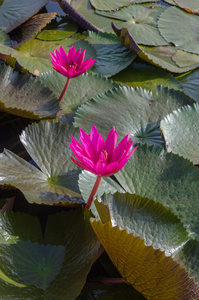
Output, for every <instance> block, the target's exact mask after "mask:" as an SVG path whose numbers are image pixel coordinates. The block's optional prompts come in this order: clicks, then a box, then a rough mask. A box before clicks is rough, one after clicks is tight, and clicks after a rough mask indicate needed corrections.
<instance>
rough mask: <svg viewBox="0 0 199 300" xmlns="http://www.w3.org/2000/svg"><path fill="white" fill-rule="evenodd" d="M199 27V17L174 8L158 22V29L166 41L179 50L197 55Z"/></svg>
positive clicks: (166, 12)
mask: <svg viewBox="0 0 199 300" xmlns="http://www.w3.org/2000/svg"><path fill="white" fill-rule="evenodd" d="M198 27H199V19H198V16H194V15H192V14H189V13H187V12H185V11H183V10H181V9H180V8H178V7H174V6H173V7H169V8H167V9H166V10H165V11H164V12H163V13H161V15H160V17H159V20H158V28H159V30H160V33H161V35H162V36H163V37H164V38H165V40H167V41H168V42H169V43H173V44H174V45H175V46H176V47H178V48H179V49H182V50H185V51H188V52H192V53H196V54H199V49H198Z"/></svg>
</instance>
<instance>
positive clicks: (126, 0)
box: [90, 0, 158, 10]
mask: <svg viewBox="0 0 199 300" xmlns="http://www.w3.org/2000/svg"><path fill="white" fill-rule="evenodd" d="M155 1H158V0H155ZM155 1H154V2H155ZM90 2H91V5H92V6H93V7H94V8H95V9H99V10H117V9H119V8H122V7H124V6H129V5H131V4H135V3H142V2H144V3H146V2H150V0H122V1H121V0H111V1H106V0H100V1H99V0H91V1H90Z"/></svg>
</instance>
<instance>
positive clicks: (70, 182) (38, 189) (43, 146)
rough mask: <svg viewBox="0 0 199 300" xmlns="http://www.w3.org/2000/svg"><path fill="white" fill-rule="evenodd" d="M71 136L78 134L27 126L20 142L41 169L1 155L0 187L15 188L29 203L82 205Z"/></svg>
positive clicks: (54, 126) (47, 125) (70, 129)
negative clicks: (72, 159)
mask: <svg viewBox="0 0 199 300" xmlns="http://www.w3.org/2000/svg"><path fill="white" fill-rule="evenodd" d="M70 134H73V135H74V136H77V130H75V129H74V128H73V127H72V126H71V127H69V126H63V125H61V124H60V123H54V122H40V123H39V124H32V125H31V126H29V127H28V128H27V129H26V130H25V131H23V133H22V135H21V137H20V139H21V142H22V143H23V145H24V146H25V148H26V149H27V151H28V153H29V154H30V156H32V158H33V159H34V161H35V162H36V164H37V165H38V167H39V168H40V169H38V168H36V167H35V166H33V165H31V164H30V163H28V162H26V161H25V160H23V159H22V158H20V157H18V156H17V155H15V154H14V153H12V152H10V151H8V150H4V152H3V153H2V154H0V179H1V180H0V183H1V184H11V185H14V186H15V187H17V188H18V189H20V190H21V191H22V192H23V194H24V196H25V197H26V198H27V200H28V201H29V202H30V203H33V202H36V203H39V204H41V203H45V204H50V205H53V204H59V203H61V202H62V203H68V204H73V203H78V202H79V203H83V200H82V199H81V198H78V197H80V196H81V195H80V192H79V188H78V185H77V180H78V175H79V171H78V170H77V169H76V166H75V165H74V164H73V162H72V161H71V159H70V156H71V154H72V153H71V150H70V148H69V144H68V143H69V141H70ZM73 169H76V170H73Z"/></svg>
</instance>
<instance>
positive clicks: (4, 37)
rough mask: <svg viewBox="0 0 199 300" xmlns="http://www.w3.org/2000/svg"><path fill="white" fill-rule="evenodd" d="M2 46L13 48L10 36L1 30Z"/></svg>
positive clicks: (0, 40)
mask: <svg viewBox="0 0 199 300" xmlns="http://www.w3.org/2000/svg"><path fill="white" fill-rule="evenodd" d="M0 44H3V45H6V46H9V47H10V46H11V41H10V38H9V36H8V35H7V34H6V33H5V32H3V30H2V29H0Z"/></svg>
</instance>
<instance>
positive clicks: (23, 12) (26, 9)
mask: <svg viewBox="0 0 199 300" xmlns="http://www.w3.org/2000/svg"><path fill="white" fill-rule="evenodd" d="M47 2H48V1H47V0H35V1H32V2H28V3H27V1H26V0H17V1H10V0H4V1H3V3H2V5H1V9H0V27H1V28H3V30H4V31H5V32H9V31H11V30H13V29H14V28H16V27H17V26H19V25H21V24H22V23H24V22H25V21H26V20H27V19H29V18H30V17H32V16H33V15H34V14H36V13H37V12H38V11H39V10H40V9H41V8H42V7H43V6H45V5H46V3H47Z"/></svg>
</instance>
